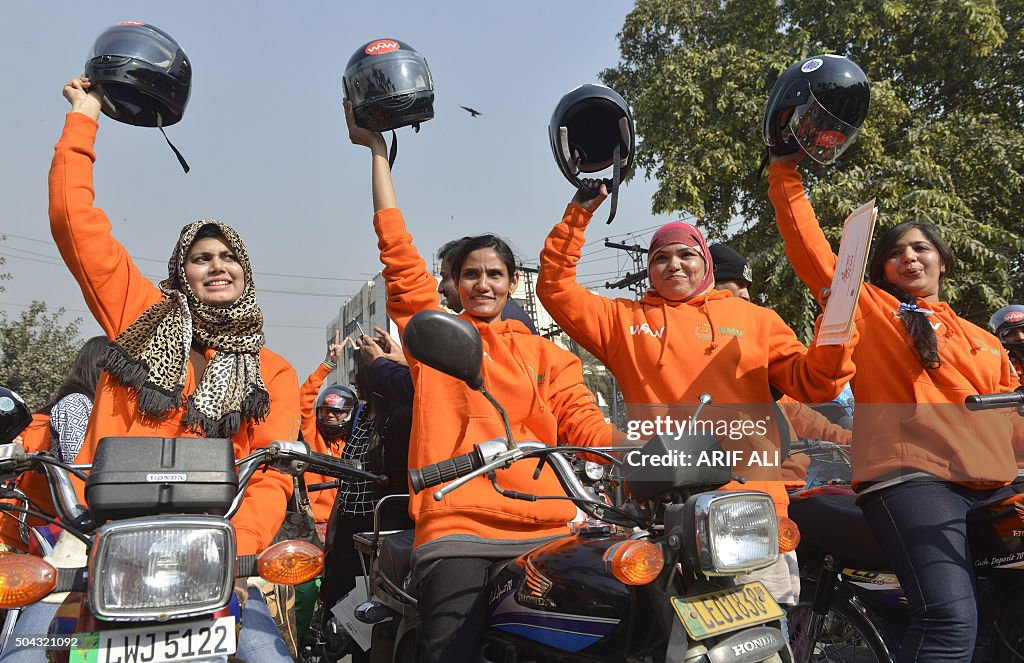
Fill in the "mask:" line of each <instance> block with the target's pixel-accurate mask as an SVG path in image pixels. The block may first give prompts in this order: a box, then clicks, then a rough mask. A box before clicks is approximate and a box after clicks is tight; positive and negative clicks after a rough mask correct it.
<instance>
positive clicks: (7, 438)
mask: <svg viewBox="0 0 1024 663" xmlns="http://www.w3.org/2000/svg"><path fill="white" fill-rule="evenodd" d="M30 423H32V413H31V412H29V411H28V406H27V405H25V401H23V400H21V396H19V395H18V394H16V393H15V392H13V391H11V390H10V389H8V388H7V387H0V444H8V443H10V442H13V441H14V438H16V437H18V435H20V434H21V431H23V430H25V429H26V428H28V425H29V424H30Z"/></svg>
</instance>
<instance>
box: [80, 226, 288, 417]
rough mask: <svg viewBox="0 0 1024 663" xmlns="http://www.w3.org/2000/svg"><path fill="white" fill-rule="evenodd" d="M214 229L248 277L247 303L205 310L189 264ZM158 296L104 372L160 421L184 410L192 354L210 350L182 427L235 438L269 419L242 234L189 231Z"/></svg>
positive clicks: (111, 351)
mask: <svg viewBox="0 0 1024 663" xmlns="http://www.w3.org/2000/svg"><path fill="white" fill-rule="evenodd" d="M210 225H213V226H217V228H218V229H219V230H220V233H221V234H222V235H223V236H224V238H225V239H226V240H227V243H228V244H229V245H230V246H231V250H232V251H234V253H235V255H236V256H237V258H238V262H239V264H240V265H241V266H242V270H243V271H244V273H245V288H244V289H243V291H242V296H241V297H239V298H238V300H237V301H235V302H234V303H233V304H231V305H230V306H226V307H216V306H209V305H206V304H203V303H200V301H199V300H198V299H197V298H196V295H195V293H194V292H193V291H192V288H191V287H190V286H189V284H188V281H187V280H186V278H185V260H186V258H187V257H188V251H189V249H190V248H191V247H192V244H193V242H194V241H195V237H196V234H197V233H198V232H199V231H200V230H201V229H202V228H203V227H205V226H210ZM160 290H162V291H163V293H164V295H165V297H166V299H164V300H163V301H161V302H157V303H156V304H153V305H152V306H151V307H149V308H148V309H146V311H145V312H143V314H142V315H140V316H139V318H138V319H137V320H136V321H135V322H133V323H132V324H131V326H130V327H128V328H127V329H125V330H124V331H123V332H121V334H120V335H119V336H118V337H117V338H116V339H114V340H113V341H112V342H111V343H110V347H109V348H108V349H107V352H106V354H105V355H104V357H103V359H102V360H101V361H100V367H101V368H104V369H106V370H107V371H108V372H109V373H110V374H111V375H112V376H113V377H114V378H115V379H116V380H117V381H118V382H119V383H121V384H122V385H124V386H126V387H128V388H130V389H132V390H134V391H135V392H136V393H137V394H138V400H139V410H140V411H141V412H142V413H143V415H146V416H150V417H154V418H157V419H162V418H164V417H165V416H166V415H167V413H168V412H170V411H171V410H173V409H176V408H178V407H180V406H181V401H182V390H183V389H184V388H185V377H186V375H187V374H188V356H189V349H190V348H191V347H193V345H195V346H196V347H197V349H198V348H207V347H208V348H212V349H213V350H215V351H216V352H215V353H214V355H213V358H212V359H211V360H210V362H209V364H208V365H207V366H206V370H205V371H204V372H203V375H202V377H201V378H200V380H199V383H198V384H197V385H196V390H195V392H193V393H192V395H191V396H189V397H188V408H187V409H186V412H185V418H184V419H183V420H182V424H184V425H185V426H187V427H188V428H189V430H191V431H192V432H194V433H199V434H202V435H206V436H208V437H231V436H232V435H234V434H235V433H236V432H238V428H239V426H240V425H241V423H242V420H243V419H245V420H250V421H254V422H260V421H262V420H263V419H264V418H266V416H267V413H268V412H269V411H270V395H269V394H268V393H267V388H266V386H265V385H264V384H263V376H262V375H261V374H260V348H261V347H262V346H263V340H264V339H263V312H262V311H261V310H260V307H259V304H257V303H256V290H255V287H254V286H253V281H252V267H251V266H250V265H249V255H248V253H247V252H246V250H245V245H244V244H243V243H242V240H241V239H240V238H239V236H238V234H237V233H236V232H235V231H234V230H233V229H232V228H231V227H229V226H227V225H225V224H223V223H220V222H219V221H211V220H205V219H204V220H201V221H196V222H195V223H192V224H190V225H187V226H185V227H184V228H183V229H182V231H181V237H180V238H179V239H178V245H177V246H176V247H175V249H174V253H173V254H172V255H171V259H170V261H169V262H168V264H167V278H166V279H164V280H163V281H161V282H160Z"/></svg>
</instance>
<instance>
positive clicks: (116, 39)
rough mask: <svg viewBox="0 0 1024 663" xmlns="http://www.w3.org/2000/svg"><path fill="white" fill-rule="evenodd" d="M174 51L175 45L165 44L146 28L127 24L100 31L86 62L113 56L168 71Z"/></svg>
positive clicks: (166, 42) (163, 38)
mask: <svg viewBox="0 0 1024 663" xmlns="http://www.w3.org/2000/svg"><path fill="white" fill-rule="evenodd" d="M177 51H178V45H177V44H175V43H173V42H170V41H168V40H167V38H166V37H164V36H163V35H162V34H160V33H159V32H156V31H155V30H153V29H152V28H150V27H149V26H147V25H143V24H136V23H130V24H125V25H115V26H114V27H112V28H108V29H107V30H104V32H103V34H101V35H100V36H99V37H98V38H97V39H96V43H95V44H93V47H92V52H91V53H90V54H89V59H90V60H91V59H93V58H95V57H99V56H101V55H117V56H121V57H128V58H135V59H137V60H142V61H143V62H148V63H150V64H152V65H156V66H158V67H161V68H163V69H169V68H170V66H171V64H172V63H173V62H174V56H175V54H176V53H177Z"/></svg>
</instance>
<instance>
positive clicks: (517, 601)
mask: <svg viewBox="0 0 1024 663" xmlns="http://www.w3.org/2000/svg"><path fill="white" fill-rule="evenodd" d="M625 538H626V537H625V536H623V535H604V536H596V537H595V536H587V535H580V536H571V537H566V538H564V539H559V540H557V541H552V542H551V543H548V544H546V545H543V546H541V547H539V548H536V549H534V550H531V551H530V552H529V553H526V554H525V555H523V556H521V557H520V558H519V559H517V560H515V562H513V563H511V564H508V565H507V566H506V567H505V568H504V570H502V571H501V573H500V574H498V576H497V577H496V578H495V579H494V580H492V581H491V582H490V583H489V584H488V589H487V591H488V618H487V623H488V630H489V631H491V632H493V631H495V630H496V631H500V632H501V633H503V634H509V635H510V636H514V639H517V640H527V641H530V642H531V643H536V644H537V645H541V646H542V648H543V647H547V648H551V649H554V650H557V651H562V652H574V653H575V652H580V653H586V654H588V655H591V656H596V657H605V656H607V657H608V658H609V660H622V658H623V653H624V648H625V647H628V642H630V641H632V642H637V641H638V639H639V640H640V641H642V640H643V639H645V636H646V635H648V634H649V630H650V629H651V628H652V627H653V621H654V620H653V619H652V618H650V617H649V616H640V613H641V612H642V611H643V602H642V601H636V600H633V598H632V596H631V591H630V588H629V587H628V586H626V585H624V584H622V583H621V582H619V581H618V580H616V579H615V577H614V576H612V574H611V572H609V571H606V570H605V562H604V556H605V552H606V551H607V550H608V549H609V548H610V547H612V546H613V545H615V544H616V543H619V542H621V541H623V540H625ZM641 624H642V625H644V626H643V627H641V628H639V629H638V628H637V626H636V625H641ZM637 630H640V631H643V633H638V632H637Z"/></svg>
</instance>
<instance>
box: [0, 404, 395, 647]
mask: <svg viewBox="0 0 1024 663" xmlns="http://www.w3.org/2000/svg"><path fill="white" fill-rule="evenodd" d="M2 391H3V392H6V393H0V419H2V423H0V480H2V481H3V482H4V491H3V494H2V495H0V496H3V497H9V496H10V497H16V498H23V497H24V495H22V494H20V491H17V490H16V489H13V488H11V485H12V484H13V482H14V480H15V479H16V478H17V477H18V476H19V475H21V474H22V473H25V472H29V471H38V472H42V473H44V474H45V476H46V479H47V483H48V486H49V488H50V494H51V497H52V500H53V506H54V509H55V511H56V517H52V516H51V515H49V514H46V513H42V512H40V511H39V510H38V508H36V507H35V506H34V505H31V506H30V507H29V508H23V507H19V506H16V505H11V504H4V505H0V509H3V510H5V511H13V512H15V513H19V514H21V515H22V516H24V515H33V516H35V517H38V518H41V519H42V520H44V521H45V522H49V523H53V524H59V525H60V527H62V528H63V533H62V536H61V538H60V539H59V540H58V543H57V545H56V546H55V547H54V548H53V550H52V551H51V553H50V555H48V556H47V558H46V559H44V558H42V557H37V556H33V555H18V554H8V555H4V556H2V557H0V607H3V608H8V609H9V612H8V615H7V623H6V624H5V628H4V631H3V633H4V636H5V640H4V642H3V645H4V647H5V650H6V648H11V647H31V648H39V649H46V651H47V654H48V656H49V658H50V660H56V661H90V662H92V661H98V662H100V663H103V662H106V663H118V662H122V663H128V662H130V661H141V662H143V663H160V662H167V661H185V660H202V661H227V660H228V658H229V657H231V656H232V655H233V654H235V652H236V648H237V635H238V630H239V626H238V622H239V617H240V609H239V606H238V599H237V598H235V592H234V584H235V579H236V578H247V577H252V576H256V575H259V576H261V577H263V578H265V579H266V580H268V581H270V582H272V583H276V584H287V585H295V584H300V583H302V582H306V581H307V580H309V579H311V578H313V577H314V576H316V575H317V574H318V573H319V572H320V570H321V569H322V567H323V551H322V550H320V549H319V548H318V547H317V546H315V545H314V544H312V543H309V542H306V541H294V540H286V541H281V542H278V543H276V544H274V545H272V546H270V547H268V548H267V549H266V550H264V551H263V552H262V553H260V554H259V555H258V556H257V555H245V556H238V557H236V544H235V532H234V528H233V527H232V526H231V523H230V522H229V519H230V518H231V517H232V516H233V515H234V514H235V513H236V512H237V511H238V509H239V507H240V506H241V504H242V498H243V496H244V494H245V490H246V488H247V486H248V484H249V481H250V480H251V479H252V477H253V475H254V474H255V473H256V472H257V471H259V470H261V469H264V471H265V470H266V469H275V470H278V471H280V472H282V473H285V474H289V475H292V476H301V475H302V474H303V473H304V472H305V471H306V470H312V471H314V472H317V473H319V474H323V475H326V476H332V477H338V478H352V479H363V480H365V479H369V480H373V481H380V480H382V477H379V476H377V475H374V474H371V473H368V472H365V471H363V470H362V469H361V467H360V466H359V464H358V463H353V462H351V461H347V460H342V459H339V458H334V457H331V456H327V455H323V454H318V453H314V452H310V450H309V447H308V446H307V445H306V444H305V443H304V442H273V443H271V444H270V445H269V446H267V447H265V448H262V449H258V450H256V451H254V452H253V453H251V454H250V455H249V456H247V457H246V458H244V459H241V460H238V461H236V460H235V458H234V450H233V447H232V444H231V441H230V440H226V439H208V438H175V439H154V438H142V437H134V438H131V437H125V438H104V439H102V440H100V442H99V444H98V446H97V450H96V454H95V457H94V462H93V464H92V465H91V466H82V465H75V466H72V465H67V464H65V463H62V462H61V461H59V460H57V459H55V458H53V457H52V456H51V455H49V454H46V453H26V452H25V450H24V449H23V448H22V447H21V446H20V445H19V444H17V443H10V441H11V440H13V439H14V436H15V435H16V434H17V432H15V430H16V429H17V425H15V424H13V423H10V422H14V421H15V420H20V419H21V418H22V413H21V410H24V412H25V413H27V408H26V407H25V405H24V403H23V402H22V401H21V400H20V399H19V398H17V396H16V394H13V392H10V391H9V390H2ZM8 406H10V407H8ZM9 423H10V425H9ZM17 431H18V432H20V429H17ZM4 442H8V443H6V444H4ZM86 471H89V473H88V474H86ZM72 476H75V477H77V478H79V479H81V480H83V481H84V482H85V496H86V500H85V501H86V505H82V504H80V503H79V499H78V496H77V495H76V492H75V488H74V486H73V484H72V482H71V477H72ZM82 562H85V564H84V565H83V564H82ZM65 592H66V593H68V594H67V595H66V597H65V598H63V600H62V601H61V602H60V605H59V607H58V608H57V609H56V613H55V617H54V618H53V619H52V621H51V622H50V627H49V632H48V633H46V634H45V635H42V634H35V635H31V636H19V635H18V634H17V631H15V630H14V623H15V620H16V619H17V610H18V609H20V608H24V607H26V606H29V605H31V604H33V603H36V602H37V601H40V600H42V599H44V598H46V597H51V595H54V596H53V597H52V600H51V601H50V602H57V601H58V600H60V597H59V596H56V595H58V594H61V593H65Z"/></svg>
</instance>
